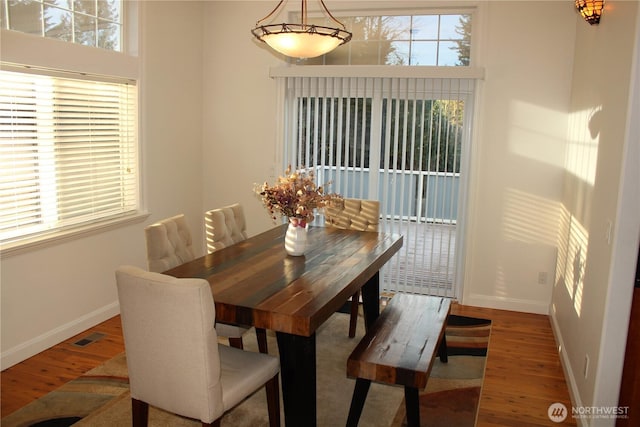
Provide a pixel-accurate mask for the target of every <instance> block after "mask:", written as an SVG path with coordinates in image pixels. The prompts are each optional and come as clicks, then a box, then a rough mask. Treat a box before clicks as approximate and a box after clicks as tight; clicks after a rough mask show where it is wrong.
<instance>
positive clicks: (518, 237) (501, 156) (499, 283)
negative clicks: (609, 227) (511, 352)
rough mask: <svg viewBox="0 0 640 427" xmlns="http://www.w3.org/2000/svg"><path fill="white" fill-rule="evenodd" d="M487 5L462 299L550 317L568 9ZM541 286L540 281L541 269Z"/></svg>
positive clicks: (570, 32)
mask: <svg viewBox="0 0 640 427" xmlns="http://www.w3.org/2000/svg"><path fill="white" fill-rule="evenodd" d="M535 8H536V10H541V11H542V10H544V21H545V24H544V29H542V28H541V26H540V20H538V19H531V18H532V15H531V5H530V4H527V3H526V2H502V1H499V2H498V1H496V2H488V3H487V10H486V22H485V23H484V27H483V32H484V33H485V34H486V39H484V40H483V53H484V54H483V55H482V60H483V63H482V65H483V66H484V67H485V69H486V79H485V81H484V83H483V88H482V89H483V92H482V95H481V97H480V103H479V106H478V116H477V120H476V124H477V125H478V133H477V138H476V139H475V141H473V144H474V152H473V155H472V164H473V174H472V179H471V201H472V205H471V209H470V211H469V225H470V228H469V232H468V236H467V237H468V239H469V242H468V245H467V252H466V258H467V268H466V278H465V283H464V299H463V303H465V304H470V305H480V306H488V307H494V308H502V309H507V310H519V311H527V312H535V313H545V314H546V313H547V312H548V306H549V298H550V295H551V288H552V285H553V276H554V270H555V268H554V267H555V256H556V250H555V247H556V230H557V227H558V220H557V218H558V204H559V200H560V197H561V194H562V179H563V169H562V159H563V158H564V150H565V145H564V137H565V129H566V117H567V111H568V100H569V91H570V88H571V67H572V57H573V54H572V50H573V43H574V38H575V35H574V33H575V19H576V16H575V10H574V9H573V7H572V5H571V4H570V3H566V2H542V3H540V2H538V3H536V6H535ZM540 272H542V273H543V274H546V276H547V281H546V283H543V284H540V283H538V279H539V273H540Z"/></svg>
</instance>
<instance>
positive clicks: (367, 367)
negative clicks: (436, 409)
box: [347, 293, 451, 427]
mask: <svg viewBox="0 0 640 427" xmlns="http://www.w3.org/2000/svg"><path fill="white" fill-rule="evenodd" d="M450 309H451V301H450V300H449V299H448V298H441V297H431V296H425V295H412V294H402V293H399V294H396V295H394V297H393V298H391V301H390V302H389V304H388V305H387V307H386V308H385V309H384V310H383V311H382V313H381V314H380V317H378V319H377V320H376V321H375V323H374V324H373V325H372V327H371V328H370V329H369V330H368V331H367V334H366V335H365V336H364V338H363V339H362V341H360V343H359V344H358V345H357V346H356V348H355V349H354V350H353V352H352V353H351V356H349V360H348V361H347V376H348V377H349V378H355V379H356V385H355V388H354V390H353V398H352V400H351V408H350V409H349V417H348V419H347V427H355V426H357V425H358V421H359V420H360V415H361V413H362V408H363V407H364V403H365V400H366V398H367V393H368V391H369V386H370V385H371V381H376V382H380V383H385V384H391V385H402V386H404V395H405V405H406V410H407V425H408V426H409V427H413V426H415V427H419V426H420V407H419V401H418V394H419V391H420V390H422V389H424V388H425V387H426V385H427V380H428V378H429V374H430V372H431V367H432V366H433V361H434V359H435V356H436V352H437V353H438V355H439V356H440V360H441V361H442V362H445V363H446V362H447V342H446V337H445V334H444V330H445V326H446V324H447V317H448V316H449V311H450Z"/></svg>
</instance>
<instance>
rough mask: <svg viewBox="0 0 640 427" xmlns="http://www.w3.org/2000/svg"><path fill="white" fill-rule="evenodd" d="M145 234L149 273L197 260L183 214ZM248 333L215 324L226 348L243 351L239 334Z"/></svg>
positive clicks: (160, 223)
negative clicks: (230, 347) (227, 344)
mask: <svg viewBox="0 0 640 427" xmlns="http://www.w3.org/2000/svg"><path fill="white" fill-rule="evenodd" d="M144 233H145V239H146V243H147V264H148V266H149V271H153V272H156V273H162V272H164V271H167V270H169V269H171V268H173V267H177V266H179V265H180V264H184V263H185V262H188V261H191V260H193V259H195V258H196V255H195V252H194V249H193V240H192V238H191V230H190V228H189V224H187V220H186V218H185V216H184V214H179V215H175V216H172V217H170V218H166V219H163V220H161V221H158V222H156V223H154V224H151V225H149V226H147V227H146V228H145V229H144ZM247 330H248V328H244V327H241V326H235V325H227V324H224V323H217V324H216V331H217V333H218V335H220V336H223V337H226V338H227V339H228V340H229V345H231V346H232V347H236V348H240V349H242V348H243V344H242V334H244V333H245V332H247Z"/></svg>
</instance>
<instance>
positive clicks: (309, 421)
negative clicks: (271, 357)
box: [276, 332, 317, 427]
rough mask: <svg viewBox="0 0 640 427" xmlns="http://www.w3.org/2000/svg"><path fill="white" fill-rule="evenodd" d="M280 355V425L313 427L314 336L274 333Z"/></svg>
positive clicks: (314, 388) (315, 412)
mask: <svg viewBox="0 0 640 427" xmlns="http://www.w3.org/2000/svg"><path fill="white" fill-rule="evenodd" d="M276 338H277V340H278V351H279V352H280V378H281V379H282V401H283V402H282V403H283V407H284V424H285V426H287V427H300V426H305V427H313V426H315V425H316V422H317V409H316V335H315V334H313V335H312V336H310V337H303V336H299V335H291V334H286V333H283V332H276Z"/></svg>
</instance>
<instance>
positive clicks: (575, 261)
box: [556, 208, 589, 317]
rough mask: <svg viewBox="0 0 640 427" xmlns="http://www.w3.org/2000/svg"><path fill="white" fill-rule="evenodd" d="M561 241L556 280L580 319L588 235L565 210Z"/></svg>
mask: <svg viewBox="0 0 640 427" xmlns="http://www.w3.org/2000/svg"><path fill="white" fill-rule="evenodd" d="M561 230H562V236H563V237H562V241H561V242H560V244H559V245H558V265H557V267H556V269H557V274H558V278H557V280H556V282H558V281H559V282H560V283H564V284H565V289H566V291H567V293H568V295H569V297H570V298H571V301H573V308H574V310H575V312H576V314H577V315H578V317H580V313H581V310H582V293H583V289H584V269H585V264H586V262H585V261H586V259H587V250H588V246H589V233H588V231H587V230H586V229H585V228H584V226H583V225H582V224H581V223H580V222H579V221H578V220H577V218H576V217H575V216H573V215H572V214H571V213H570V212H569V211H568V210H567V209H566V208H564V209H563V212H562V227H561Z"/></svg>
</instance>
